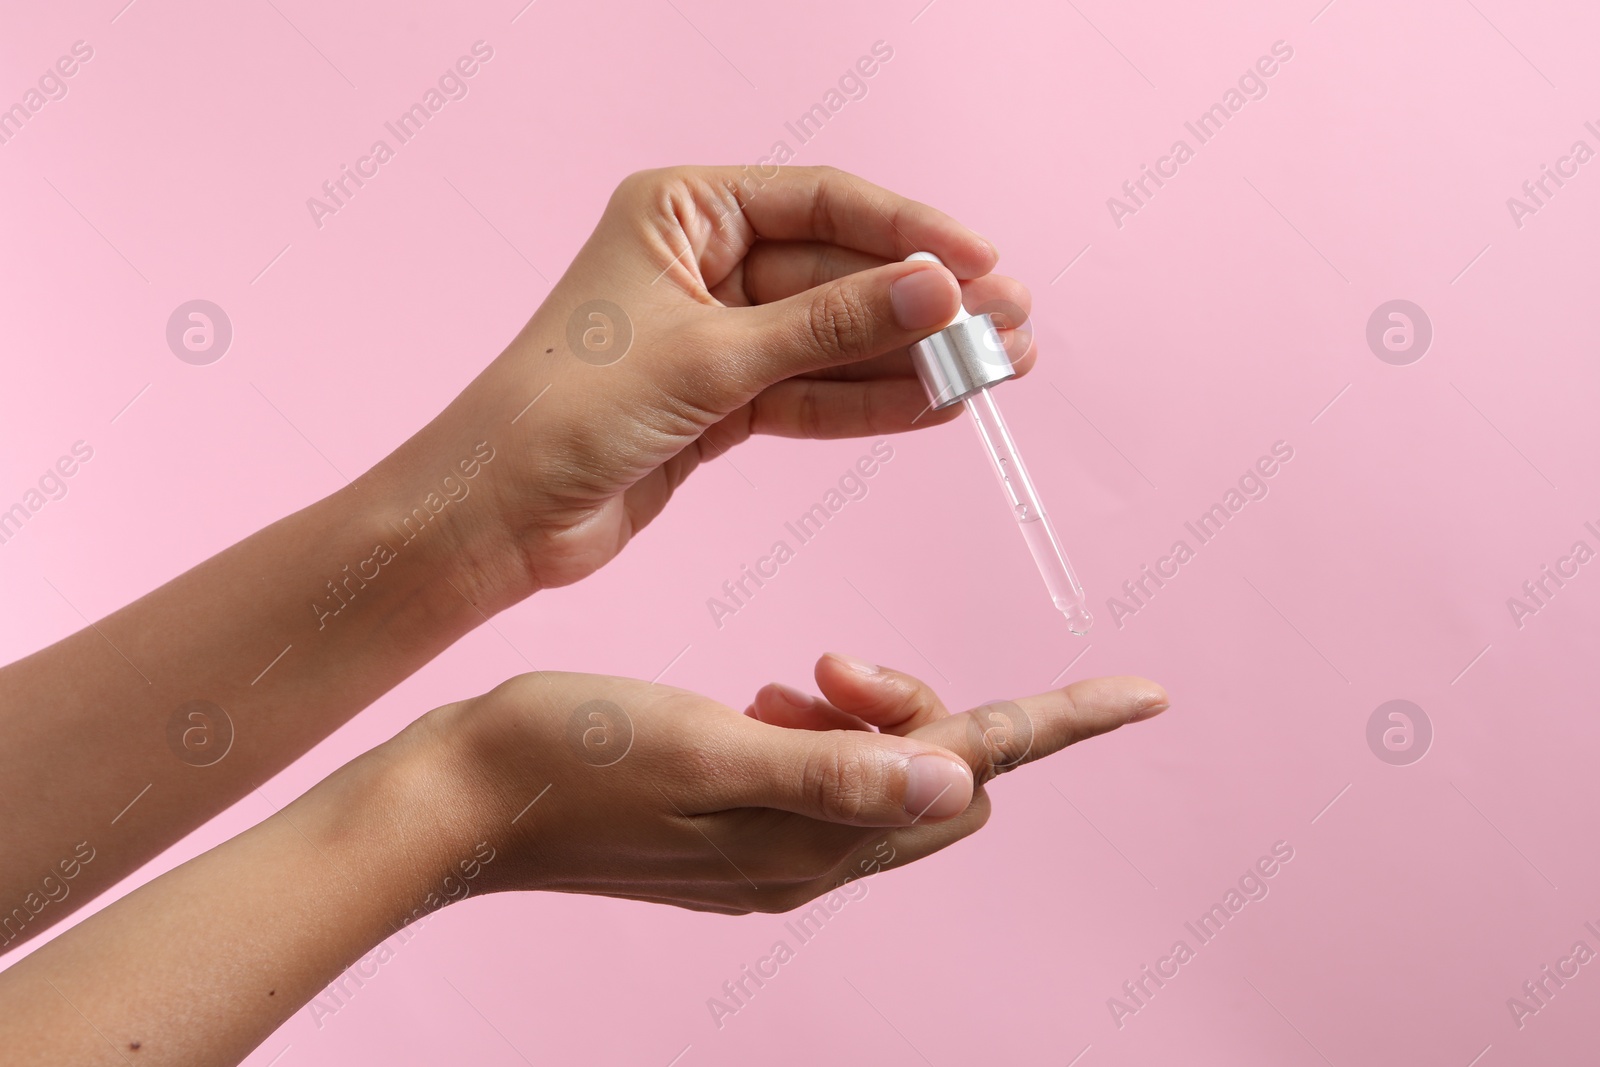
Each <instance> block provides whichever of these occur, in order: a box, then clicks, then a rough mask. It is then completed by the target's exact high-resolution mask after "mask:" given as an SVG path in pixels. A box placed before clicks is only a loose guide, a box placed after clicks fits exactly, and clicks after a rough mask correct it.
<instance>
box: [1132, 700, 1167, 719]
mask: <svg viewBox="0 0 1600 1067" xmlns="http://www.w3.org/2000/svg"><path fill="white" fill-rule="evenodd" d="M1170 706H1171V705H1169V704H1168V703H1167V702H1166V701H1165V700H1158V701H1156V702H1155V703H1154V704H1146V705H1145V706H1144V707H1142V708H1140V709H1139V710H1138V711H1136V712H1134V713H1133V714H1132V715H1130V716H1129V717H1128V721H1129V722H1130V723H1134V722H1144V721H1145V720H1146V719H1153V718H1155V717H1156V716H1157V715H1160V714H1161V713H1162V712H1163V711H1166V710H1167V708H1168V707H1170Z"/></svg>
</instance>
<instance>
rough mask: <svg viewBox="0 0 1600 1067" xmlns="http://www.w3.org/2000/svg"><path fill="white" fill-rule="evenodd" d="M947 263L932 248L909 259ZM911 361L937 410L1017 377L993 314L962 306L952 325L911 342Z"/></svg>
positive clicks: (916, 253) (908, 259) (912, 255)
mask: <svg viewBox="0 0 1600 1067" xmlns="http://www.w3.org/2000/svg"><path fill="white" fill-rule="evenodd" d="M912 260H925V261H927V262H929V263H938V264H939V265H940V266H941V267H942V266H944V263H943V262H942V261H941V260H940V259H939V257H938V256H936V255H934V254H933V253H932V252H914V253H912V254H911V255H909V256H907V257H906V261H907V262H910V261H912ZM911 363H912V365H913V366H915V367H916V368H917V377H918V378H920V379H921V380H922V387H923V388H924V389H925V390H927V392H928V400H929V402H930V403H931V404H932V405H933V408H934V410H938V409H940V408H947V407H949V406H950V405H952V404H958V403H960V402H961V401H963V400H965V399H966V398H967V397H969V396H971V395H972V394H973V393H976V392H977V391H978V390H979V389H983V388H985V387H987V386H991V385H994V384H995V383H996V382H1003V381H1005V380H1006V379H1007V378H1015V377H1016V376H1017V369H1016V368H1015V367H1013V366H1012V365H1011V359H1010V357H1009V356H1007V355H1006V347H1005V343H1004V342H1003V341H1001V339H1000V331H999V330H997V329H995V325H994V318H993V316H991V315H986V314H985V315H969V314H967V310H966V308H959V309H957V311H956V317H955V318H954V319H952V320H951V322H950V325H948V326H946V327H945V328H944V329H942V330H940V331H939V332H938V333H936V334H933V335H932V336H929V337H925V338H923V339H922V340H920V341H918V342H917V343H916V344H914V345H912V346H911Z"/></svg>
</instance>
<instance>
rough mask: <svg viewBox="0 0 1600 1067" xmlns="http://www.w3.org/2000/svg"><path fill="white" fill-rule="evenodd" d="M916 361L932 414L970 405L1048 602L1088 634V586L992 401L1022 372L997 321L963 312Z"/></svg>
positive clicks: (916, 350) (928, 257)
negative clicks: (1076, 571) (1003, 384)
mask: <svg viewBox="0 0 1600 1067" xmlns="http://www.w3.org/2000/svg"><path fill="white" fill-rule="evenodd" d="M906 258H907V259H908V260H925V261H927V262H930V263H938V264H939V265H940V266H943V265H944V264H943V262H942V261H941V260H940V259H939V257H938V256H936V255H934V254H933V253H932V252H916V253H913V254H912V255H910V256H907V257H906ZM911 357H912V362H913V363H914V364H915V365H916V368H917V375H918V377H920V378H921V379H922V384H923V387H924V388H925V389H927V391H928V398H929V400H930V401H931V402H932V404H933V407H934V408H935V409H939V408H947V407H950V406H951V405H952V404H955V403H957V402H960V403H962V404H963V405H965V406H966V409H967V413H968V414H969V415H971V416H972V421H973V424H974V425H975V426H976V427H977V430H978V439H979V440H981V441H982V442H983V448H984V451H985V452H987V453H988V455H989V462H990V463H991V464H992V465H993V467H994V472H995V475H996V477H998V478H999V479H1000V487H1001V489H1002V490H1004V491H1005V494H1006V500H1007V502H1008V503H1009V504H1010V505H1011V517H1012V518H1013V519H1015V520H1016V522H1017V525H1018V527H1019V528H1021V530H1022V537H1023V540H1024V541H1026V542H1027V544H1028V551H1029V552H1030V553H1032V555H1033V562H1034V565H1035V566H1037V567H1038V568H1039V575H1040V577H1042V578H1043V579H1044V585H1045V589H1046V590H1047V591H1048V592H1049V594H1050V600H1051V602H1052V603H1053V604H1055V606H1056V610H1058V611H1060V612H1061V613H1062V614H1063V615H1065V616H1066V619H1067V628H1068V629H1069V630H1071V631H1072V632H1073V633H1075V634H1078V635H1079V636H1082V635H1083V634H1086V633H1088V632H1089V627H1090V625H1092V624H1093V622H1094V618H1093V616H1091V615H1090V614H1089V609H1088V607H1087V606H1086V603H1085V596H1084V592H1083V586H1082V585H1081V584H1079V582H1078V578H1077V576H1076V575H1075V574H1073V572H1072V564H1070V563H1068V562H1067V554H1066V552H1065V551H1064V550H1063V549H1062V547H1061V539H1060V538H1058V537H1057V536H1056V531H1055V527H1054V526H1052V525H1051V523H1050V517H1049V516H1048V515H1047V514H1046V513H1045V510H1044V505H1043V504H1041V503H1040V501H1039V494H1038V493H1037V492H1036V491H1035V490H1034V488H1033V479H1032V478H1030V477H1028V468H1027V467H1026V466H1024V465H1023V462H1022V455H1021V453H1019V452H1018V451H1017V446H1016V442H1014V441H1013V440H1012V438H1011V431H1010V430H1009V429H1008V428H1007V427H1006V423H1005V419H1004V418H1003V417H1002V416H1001V414H1000V405H999V404H997V403H996V402H995V398H994V393H993V390H992V387H993V386H994V385H996V384H998V383H999V382H1002V381H1005V380H1006V379H1007V378H1013V377H1015V376H1016V373H1017V372H1016V369H1015V368H1014V367H1012V366H1011V359H1010V357H1009V356H1007V355H1006V351H1005V346H1004V343H1003V342H1002V341H1001V339H1000V334H999V331H997V330H996V329H995V326H994V321H993V319H992V318H991V316H989V315H976V316H974V315H970V314H968V313H967V310H966V308H958V309H957V311H956V317H955V318H954V319H952V320H951V321H950V324H949V325H947V326H946V327H945V328H944V329H942V330H940V331H939V332H938V333H936V334H934V335H932V336H931V337H927V338H924V339H923V340H921V341H918V342H917V343H916V344H914V345H912V346H911Z"/></svg>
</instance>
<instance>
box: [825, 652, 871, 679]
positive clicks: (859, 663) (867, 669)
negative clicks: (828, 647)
mask: <svg viewBox="0 0 1600 1067" xmlns="http://www.w3.org/2000/svg"><path fill="white" fill-rule="evenodd" d="M831 655H832V656H833V658H834V659H836V660H838V661H839V662H840V663H843V664H844V665H845V666H846V667H849V668H850V669H851V670H853V671H855V672H856V673H857V674H865V675H874V674H877V673H879V669H878V666H877V665H876V664H873V663H868V662H867V661H866V660H863V659H856V658H855V657H854V656H846V655H845V654H844V653H842V652H834V653H831Z"/></svg>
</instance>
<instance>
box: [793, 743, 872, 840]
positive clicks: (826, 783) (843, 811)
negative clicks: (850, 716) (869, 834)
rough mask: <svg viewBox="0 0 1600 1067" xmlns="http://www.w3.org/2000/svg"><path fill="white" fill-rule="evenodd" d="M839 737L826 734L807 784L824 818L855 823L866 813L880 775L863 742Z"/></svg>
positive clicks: (810, 767)
mask: <svg viewBox="0 0 1600 1067" xmlns="http://www.w3.org/2000/svg"><path fill="white" fill-rule="evenodd" d="M837 734H838V736H834V734H831V733H830V734H824V735H822V740H821V743H819V744H818V746H817V747H816V748H815V749H814V750H813V752H812V755H811V757H810V760H809V765H808V766H807V768H806V773H807V776H808V777H807V782H808V783H809V787H810V789H811V791H812V793H813V796H814V799H815V802H816V807H817V811H818V812H819V813H821V815H822V817H823V818H824V819H826V820H828V821H829V822H842V823H853V822H856V821H857V820H858V819H860V818H861V817H862V815H864V814H865V813H866V811H867V808H868V806H869V799H870V797H871V795H872V791H873V789H874V787H875V785H876V784H877V777H878V775H877V774H876V772H875V768H874V767H873V765H872V764H871V763H870V762H869V761H868V760H867V759H866V754H865V753H864V752H863V751H862V748H861V744H860V743H859V741H857V740H856V739H855V738H852V737H850V736H848V735H847V734H845V733H843V732H842V731H839V732H837Z"/></svg>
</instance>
